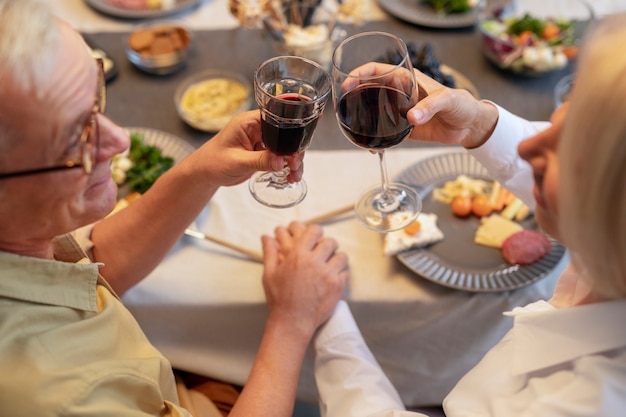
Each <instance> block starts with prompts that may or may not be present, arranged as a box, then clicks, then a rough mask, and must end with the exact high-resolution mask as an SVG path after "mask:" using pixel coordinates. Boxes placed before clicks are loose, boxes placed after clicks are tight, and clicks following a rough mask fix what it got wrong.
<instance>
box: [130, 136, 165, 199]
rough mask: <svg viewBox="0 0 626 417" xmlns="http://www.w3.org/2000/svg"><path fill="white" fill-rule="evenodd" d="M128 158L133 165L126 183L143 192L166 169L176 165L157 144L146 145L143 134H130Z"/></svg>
mask: <svg viewBox="0 0 626 417" xmlns="http://www.w3.org/2000/svg"><path fill="white" fill-rule="evenodd" d="M128 158H129V159H130V160H131V161H132V162H133V167H132V168H130V169H129V170H128V172H127V173H126V183H127V184H128V186H129V188H130V190H131V191H136V192H138V193H141V194H143V193H144V192H146V191H148V189H149V188H150V187H152V184H154V182H155V181H156V180H157V178H159V177H160V176H161V175H162V174H163V173H164V172H165V171H167V170H168V169H170V168H171V167H172V166H173V165H174V159H173V158H170V157H168V156H163V154H162V153H161V150H160V149H159V148H157V147H156V146H151V145H146V144H145V143H144V141H143V135H141V134H138V133H133V134H132V135H130V150H129V154H128Z"/></svg>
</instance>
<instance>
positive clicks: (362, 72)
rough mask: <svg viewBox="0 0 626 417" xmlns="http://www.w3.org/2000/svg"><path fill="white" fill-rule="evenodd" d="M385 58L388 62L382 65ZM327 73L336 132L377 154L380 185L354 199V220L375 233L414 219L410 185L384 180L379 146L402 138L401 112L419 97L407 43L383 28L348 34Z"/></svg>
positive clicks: (417, 204)
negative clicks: (337, 129)
mask: <svg viewBox="0 0 626 417" xmlns="http://www.w3.org/2000/svg"><path fill="white" fill-rule="evenodd" d="M388 62H392V63H393V64H387V65H383V63H388ZM377 63H378V64H377ZM332 77H333V101H334V104H335V113H336V116H337V121H338V122H339V127H340V129H341V131H342V133H343V134H344V136H345V137H347V138H348V139H349V140H350V141H351V142H352V143H353V144H355V145H357V146H359V147H361V148H364V149H368V150H369V151H371V152H373V153H377V154H378V157H379V163H380V174H381V182H382V184H381V186H376V187H374V188H373V189H370V190H367V191H366V192H365V193H364V194H363V195H362V196H361V198H360V199H359V200H358V202H357V203H356V206H355V212H356V215H357V219H358V220H359V221H360V222H361V224H363V225H364V226H365V227H367V228H369V229H372V230H375V231H378V232H389V231H393V230H398V229H401V228H403V227H405V226H407V225H408V224H410V223H412V222H413V221H414V220H415V218H416V217H417V215H418V214H419V212H420V210H421V207H422V202H421V199H420V197H419V195H418V194H417V193H416V192H415V190H413V189H412V188H411V187H408V186H406V185H404V184H398V183H390V182H389V178H388V176H387V168H386V165H385V159H384V156H385V154H384V151H385V149H387V148H390V147H392V146H395V145H397V144H399V143H400V142H402V141H403V140H404V139H405V138H406V137H407V136H408V135H409V134H410V133H411V131H412V130H413V126H412V125H411V123H409V121H408V120H407V112H408V111H409V109H411V107H413V106H414V105H415V104H416V103H417V101H418V100H419V98H420V97H419V92H418V89H417V88H416V81H415V74H414V73H413V65H412V64H411V59H410V57H409V53H408V51H407V47H406V45H405V43H404V42H403V41H402V40H401V39H400V38H398V37H396V36H395V35H392V34H390V33H385V32H362V33H359V34H357V35H354V36H351V37H349V38H347V39H345V40H344V41H343V42H341V43H340V44H339V45H338V46H337V48H336V49H335V52H334V54H333V68H332Z"/></svg>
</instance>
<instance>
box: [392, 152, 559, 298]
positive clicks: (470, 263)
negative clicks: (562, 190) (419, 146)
mask: <svg viewBox="0 0 626 417" xmlns="http://www.w3.org/2000/svg"><path fill="white" fill-rule="evenodd" d="M459 176H465V177H467V178H471V179H472V180H476V181H477V182H484V183H490V184H491V183H493V182H494V181H493V179H491V178H490V177H489V174H488V173H487V170H486V169H485V168H484V167H483V166H482V165H480V163H478V161H476V160H475V159H474V158H473V157H472V156H471V155H470V154H469V153H467V152H466V151H460V152H450V153H445V154H440V155H436V156H434V157H431V158H428V159H425V160H423V161H420V162H418V163H416V164H414V165H412V166H410V167H409V168H407V169H406V170H404V171H403V172H401V173H400V175H399V176H398V177H396V179H395V181H396V182H400V183H403V184H407V185H409V186H411V187H414V188H416V190H417V191H418V192H419V194H420V196H421V197H422V200H423V208H422V211H423V212H424V213H428V214H429V215H434V217H435V219H436V226H437V228H438V229H440V231H441V233H442V235H443V237H442V238H441V239H437V240H435V241H434V242H433V243H430V244H427V245H419V246H418V247H413V248H409V249H406V250H403V251H401V252H399V253H397V254H395V256H396V257H397V258H398V260H400V262H402V263H403V264H404V265H405V266H407V267H408V268H409V269H410V270H412V271H414V272H415V273H416V274H418V275H419V276H421V277H423V278H426V279H428V280H430V281H433V282H436V283H438V284H441V285H443V286H446V287H450V288H455V289H460V290H465V291H472V292H498V291H508V290H513V289H517V288H521V287H524V286H526V285H529V284H531V283H533V282H536V281H538V280H540V279H541V278H543V277H545V276H546V275H548V274H549V272H550V271H552V269H554V267H555V266H556V265H557V264H558V263H559V261H560V260H561V258H562V257H563V256H564V254H565V248H564V247H563V246H562V245H561V244H559V243H558V242H557V241H555V240H553V239H551V238H548V239H549V241H550V246H551V247H550V250H549V252H548V253H547V254H546V255H545V256H543V257H541V258H540V259H539V260H537V261H535V262H532V263H529V264H525V265H521V264H511V263H509V262H507V261H506V260H505V258H504V257H503V255H502V250H501V249H500V247H501V246H502V243H503V241H505V240H506V238H507V237H509V236H511V235H512V234H514V233H515V232H518V231H520V230H531V231H538V229H539V227H538V225H537V222H536V220H535V218H534V217H533V216H532V213H528V212H527V214H526V213H525V214H524V215H523V216H522V215H518V217H517V219H516V216H515V214H516V213H515V212H511V213H510V214H509V213H507V214H506V215H505V216H504V217H503V216H502V215H501V214H500V213H494V214H491V215H489V216H484V217H482V218H481V217H479V216H473V215H471V216H458V215H455V214H454V213H453V212H452V210H451V206H450V204H448V203H446V202H442V201H441V198H438V196H437V192H438V191H440V190H441V189H442V187H443V186H444V185H445V184H447V183H449V182H451V181H454V180H455V179H457V178H458V177H459ZM512 206H513V205H511V209H513V207H512ZM520 208H521V205H520V206H518V207H517V211H518V212H519V213H518V214H522V213H521V212H520V210H519V209H520ZM511 209H509V211H510V210H511ZM505 210H507V209H506V208H505ZM502 213H503V214H504V213H505V212H504V211H503V212H502ZM418 220H419V217H418ZM416 236H419V233H418V234H416Z"/></svg>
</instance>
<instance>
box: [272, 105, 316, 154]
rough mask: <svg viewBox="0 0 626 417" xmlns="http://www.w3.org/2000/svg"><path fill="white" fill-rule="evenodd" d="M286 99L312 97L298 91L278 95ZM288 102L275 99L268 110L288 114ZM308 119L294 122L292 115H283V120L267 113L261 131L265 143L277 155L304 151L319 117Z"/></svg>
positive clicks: (273, 112)
mask: <svg viewBox="0 0 626 417" xmlns="http://www.w3.org/2000/svg"><path fill="white" fill-rule="evenodd" d="M277 98H279V99H282V100H286V101H292V102H293V101H309V100H310V98H309V97H307V96H305V95H302V94H298V93H286V94H281V95H279V96H277ZM285 104H286V103H281V102H280V101H273V102H271V103H269V104H268V106H267V111H268V113H271V114H288V112H289V111H288V109H287V106H286V105H285ZM302 116H305V117H304V119H308V120H306V121H304V122H302V123H293V122H292V121H290V120H286V121H285V120H284V119H290V117H289V116H288V117H282V118H281V119H282V120H279V119H278V118H273V117H272V116H271V115H265V117H263V118H261V132H262V135H263V143H264V144H265V146H266V147H267V148H268V149H269V150H271V151H272V152H273V153H275V154H276V155H292V154H294V153H299V152H302V151H304V150H305V149H307V148H308V147H309V144H310V143H311V137H312V136H313V132H315V128H316V126H317V120H318V118H313V119H309V118H307V117H306V114H303V115H302Z"/></svg>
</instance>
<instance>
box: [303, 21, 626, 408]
mask: <svg viewBox="0 0 626 417" xmlns="http://www.w3.org/2000/svg"><path fill="white" fill-rule="evenodd" d="M625 44H626V15H616V16H611V17H607V18H606V19H605V20H604V21H603V22H602V23H601V24H600V26H599V27H598V28H597V29H596V30H594V31H593V35H592V36H591V37H590V39H588V41H587V43H586V46H585V48H584V52H583V54H582V56H581V58H580V62H579V68H578V70H577V75H576V82H575V87H574V89H573V92H572V95H571V103H567V104H565V105H563V106H562V107H560V108H559V109H557V110H556V111H555V113H554V115H553V116H552V118H551V123H550V124H547V125H546V124H545V123H544V124H537V123H531V122H528V121H526V120H523V119H521V118H519V117H516V116H514V115H512V114H510V113H509V112H507V111H506V110H504V109H502V108H500V107H498V106H497V105H495V104H493V103H491V102H488V101H477V100H475V99H473V98H472V97H471V96H470V95H469V94H467V93H466V92H463V91H457V90H451V89H447V88H444V87H442V86H440V85H439V84H437V83H436V82H434V81H432V80H430V79H428V78H427V77H424V76H423V75H421V74H418V80H419V81H420V83H422V84H423V86H424V87H425V88H426V90H427V91H428V92H429V96H428V97H427V98H426V99H424V100H423V101H421V102H420V103H418V104H417V105H416V107H415V108H414V109H412V110H411V111H410V114H409V120H411V122H412V123H413V124H414V125H415V126H416V128H415V129H414V132H413V137H412V138H413V139H415V140H422V141H432V142H435V141H441V142H444V143H449V144H461V145H463V146H464V147H465V148H467V149H468V152H470V153H471V154H472V155H474V156H475V157H476V158H477V159H479V160H480V161H481V162H482V163H483V165H485V166H486V167H487V168H488V169H489V170H490V172H491V174H492V175H493V176H494V178H496V179H498V180H499V181H501V182H502V183H503V184H504V185H505V186H506V187H507V188H509V189H510V190H511V191H514V192H515V193H516V194H518V195H520V196H521V197H523V198H524V199H525V200H526V202H528V203H530V204H532V205H533V207H534V208H535V215H536V218H537V220H538V222H539V223H540V225H541V226H542V228H543V229H544V230H545V231H546V232H547V233H549V234H550V235H551V236H553V237H554V238H556V239H558V240H559V241H561V242H562V243H563V244H564V245H565V246H567V247H568V249H569V251H570V253H571V265H569V266H568V268H567V269H566V270H565V271H564V273H563V275H562V276H561V277H560V279H559V282H558V284H557V287H556V290H555V293H554V297H553V298H552V299H551V300H549V301H544V300H540V301H537V302H535V303H532V304H530V305H528V306H525V307H520V308H516V309H514V310H513V311H511V312H507V313H505V314H508V315H511V316H513V317H514V324H513V328H512V330H511V331H510V332H509V333H508V334H507V335H505V337H504V338H503V339H502V340H501V341H500V342H499V343H498V344H497V345H496V346H495V347H494V348H493V349H492V350H490V351H489V352H488V353H487V354H486V355H485V357H484V358H483V359H482V360H481V361H480V363H479V364H478V365H477V366H476V367H475V368H474V369H472V370H471V371H470V372H468V374H467V375H466V376H464V377H463V378H462V379H461V380H460V381H459V383H458V384H457V385H456V387H455V388H454V389H453V390H452V391H451V392H450V394H449V395H448V396H447V397H446V399H445V400H444V403H443V406H444V411H445V413H446V416H448V417H470V416H471V417H488V416H493V417H521V416H524V417H530V416H537V417H547V416H550V417H565V416H570V417H573V416H576V417H582V416H588V417H592V416H593V417H597V416H603V417H609V416H615V417H617V416H623V415H624V410H626V330H625V327H624V320H626V117H625V115H626V54H624V53H620V52H618V51H621V50H622V48H623V45H625ZM381 69H383V68H380V67H377V66H376V65H372V66H371V67H370V68H369V70H371V71H378V70H381ZM533 180H534V187H533ZM314 343H315V345H316V348H317V349H316V380H317V384H318V388H319V391H320V396H321V397H320V404H321V410H322V414H323V415H324V416H342V417H348V416H355V417H356V416H359V417H366V416H369V417H373V416H376V417H383V416H385V417H392V416H393V417H400V416H407V417H408V416H416V415H418V414H417V413H412V412H410V411H405V410H404V407H403V405H402V403H401V401H400V398H399V396H398V394H397V393H396V391H395V389H394V388H393V387H392V386H391V384H390V382H389V380H388V379H387V378H386V377H385V375H384V374H383V373H382V371H381V370H380V368H379V366H378V364H377V363H376V361H375V359H374V358H373V357H372V355H371V353H370V352H369V350H368V349H367V347H366V346H365V344H364V342H363V339H362V338H361V335H360V333H359V331H358V328H357V326H356V324H355V323H354V321H353V320H352V317H351V315H350V312H349V310H348V309H347V307H346V306H345V304H340V305H339V307H338V308H337V310H336V312H335V314H334V316H333V317H332V318H331V319H330V321H329V322H328V323H327V324H326V325H325V326H324V327H323V328H322V330H321V331H320V333H319V334H318V336H317V338H316V339H315V341H314ZM428 383H429V381H415V386H416V389H419V388H418V387H419V386H420V385H423V384H428Z"/></svg>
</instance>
